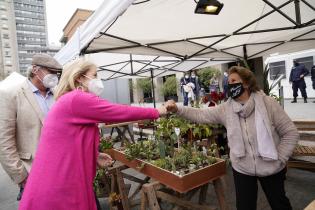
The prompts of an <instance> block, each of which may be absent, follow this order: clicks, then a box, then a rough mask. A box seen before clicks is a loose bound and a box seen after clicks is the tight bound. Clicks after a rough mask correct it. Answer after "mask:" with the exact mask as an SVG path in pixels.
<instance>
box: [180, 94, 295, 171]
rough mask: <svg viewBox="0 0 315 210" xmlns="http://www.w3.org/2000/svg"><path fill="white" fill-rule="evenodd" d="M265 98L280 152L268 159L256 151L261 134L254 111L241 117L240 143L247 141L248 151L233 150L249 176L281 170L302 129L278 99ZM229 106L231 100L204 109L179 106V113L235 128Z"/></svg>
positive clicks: (238, 164)
mask: <svg viewBox="0 0 315 210" xmlns="http://www.w3.org/2000/svg"><path fill="white" fill-rule="evenodd" d="M264 102H265V106H266V110H267V113H268V115H269V116H268V117H269V119H270V122H271V133H272V137H273V141H274V144H275V146H276V149H277V152H278V160H273V161H266V160H264V159H263V158H262V157H261V156H260V155H259V154H258V152H257V151H258V146H257V135H259V134H257V133H256V126H255V114H254V111H253V112H252V113H251V114H250V115H249V116H247V118H246V119H245V118H240V122H235V123H240V128H241V132H242V135H243V139H240V140H239V141H238V144H244V146H245V152H246V154H245V156H244V157H241V158H238V157H236V156H235V155H233V154H232V153H231V152H230V159H231V163H232V167H233V168H234V169H235V170H236V171H238V172H240V173H243V174H247V175H250V176H268V175H272V174H275V173H277V172H279V171H280V170H282V169H283V168H284V167H285V165H286V161H287V160H288V159H289V157H290V156H291V155H292V153H293V150H294V148H295V146H296V144H297V142H298V140H299V133H298V131H297V129H296V127H295V125H294V123H293V122H292V120H291V119H290V118H289V117H288V115H287V114H286V113H285V111H284V110H283V108H282V107H281V106H280V105H279V104H278V103H277V102H276V100H274V99H273V98H271V97H269V96H266V97H264ZM229 106H232V101H231V100H228V101H227V102H225V103H223V104H220V105H219V106H215V107H211V108H204V109H196V108H190V107H178V112H177V114H179V115H180V116H182V117H184V118H187V119H190V120H192V121H194V122H197V123H210V124H211V123H219V124H222V125H224V126H225V127H226V129H227V130H229V129H233V128H231V127H229V126H228V125H230V126H233V125H234V124H235V123H234V122H232V123H227V121H228V120H229V116H228V114H227V109H228V107H229ZM255 106H256V105H255ZM236 143H237V142H236ZM236 143H234V144H233V145H231V142H228V144H229V146H237V145H236Z"/></svg>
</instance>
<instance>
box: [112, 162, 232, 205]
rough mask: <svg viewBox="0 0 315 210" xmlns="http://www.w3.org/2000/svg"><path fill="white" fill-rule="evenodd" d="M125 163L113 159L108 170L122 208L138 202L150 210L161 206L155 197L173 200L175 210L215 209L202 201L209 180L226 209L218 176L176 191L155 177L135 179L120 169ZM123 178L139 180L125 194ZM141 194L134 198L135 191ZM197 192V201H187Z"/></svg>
mask: <svg viewBox="0 0 315 210" xmlns="http://www.w3.org/2000/svg"><path fill="white" fill-rule="evenodd" d="M127 168H128V166H126V165H124V164H123V163H120V162H119V161H117V162H116V165H115V166H114V167H112V168H111V169H110V170H109V171H110V174H111V192H116V193H117V194H119V195H120V196H121V203H122V207H123V209H124V210H130V209H132V207H134V206H137V205H140V210H146V209H147V207H149V209H150V210H161V207H160V204H159V202H158V200H163V201H166V202H168V203H172V204H175V205H176V207H175V208H174V209H176V210H179V209H181V208H186V209H187V208H189V209H191V210H214V209H218V208H217V207H216V206H209V205H208V204H205V201H206V198H207V190H208V186H209V184H213V186H214V189H215V193H216V197H217V199H218V203H219V209H221V210H228V207H227V205H226V203H225V197H224V187H223V183H222V178H221V177H218V178H216V179H214V180H212V181H210V182H209V183H207V184H205V185H202V186H200V187H197V188H195V189H192V190H190V191H188V192H187V193H178V192H175V191H173V190H171V189H170V188H166V187H165V186H164V185H162V184H161V183H159V182H157V181H151V182H149V181H150V177H148V176H147V177H145V178H144V179H139V178H137V177H135V176H132V175H129V174H126V173H124V172H123V170H125V169H127ZM124 179H128V180H130V181H134V182H136V183H138V184H139V186H138V187H137V189H136V190H135V192H134V193H133V194H132V195H131V196H129V197H128V194H129V189H130V188H128V187H126V184H125V182H124ZM139 192H140V194H141V199H135V197H136V194H137V193H139ZM197 193H199V196H198V203H194V202H192V201H191V198H192V197H193V196H194V195H196V194H197ZM116 209H117V208H115V207H114V206H113V205H112V204H110V210H116Z"/></svg>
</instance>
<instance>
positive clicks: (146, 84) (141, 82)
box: [137, 78, 152, 95]
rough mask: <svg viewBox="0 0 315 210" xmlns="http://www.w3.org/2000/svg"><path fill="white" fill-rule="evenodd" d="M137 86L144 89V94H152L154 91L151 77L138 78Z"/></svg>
mask: <svg viewBox="0 0 315 210" xmlns="http://www.w3.org/2000/svg"><path fill="white" fill-rule="evenodd" d="M137 88H139V89H141V90H142V91H143V94H146V95H148V94H149V95H151V92H152V85H151V79H150V78H145V79H137Z"/></svg>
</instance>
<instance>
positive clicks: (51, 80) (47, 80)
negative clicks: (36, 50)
mask: <svg viewBox="0 0 315 210" xmlns="http://www.w3.org/2000/svg"><path fill="white" fill-rule="evenodd" d="M42 73H43V74H45V73H44V72H43V71H42ZM37 78H38V79H39V80H40V81H41V82H42V83H43V85H44V87H45V88H50V89H51V88H54V87H56V86H57V85H58V76H57V74H46V75H45V76H44V78H43V79H40V77H39V76H38V75H37Z"/></svg>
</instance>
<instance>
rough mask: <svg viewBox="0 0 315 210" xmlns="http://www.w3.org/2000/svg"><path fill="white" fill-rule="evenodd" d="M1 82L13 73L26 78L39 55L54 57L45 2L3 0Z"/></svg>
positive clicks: (1, 9)
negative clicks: (35, 56) (50, 43)
mask: <svg viewBox="0 0 315 210" xmlns="http://www.w3.org/2000/svg"><path fill="white" fill-rule="evenodd" d="M0 3H1V4H0V12H1V13H0V15H1V29H0V30H1V38H0V42H1V49H0V55H1V58H0V80H1V79H4V78H5V77H7V76H8V75H9V74H10V73H11V72H12V71H16V72H19V73H21V74H23V75H26V71H27V68H28V67H29V66H30V64H31V61H32V57H33V55H34V54H36V53H48V54H50V55H54V54H55V53H56V52H57V51H58V50H59V47H50V46H49V44H48V38H47V18H46V2H45V0H0Z"/></svg>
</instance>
